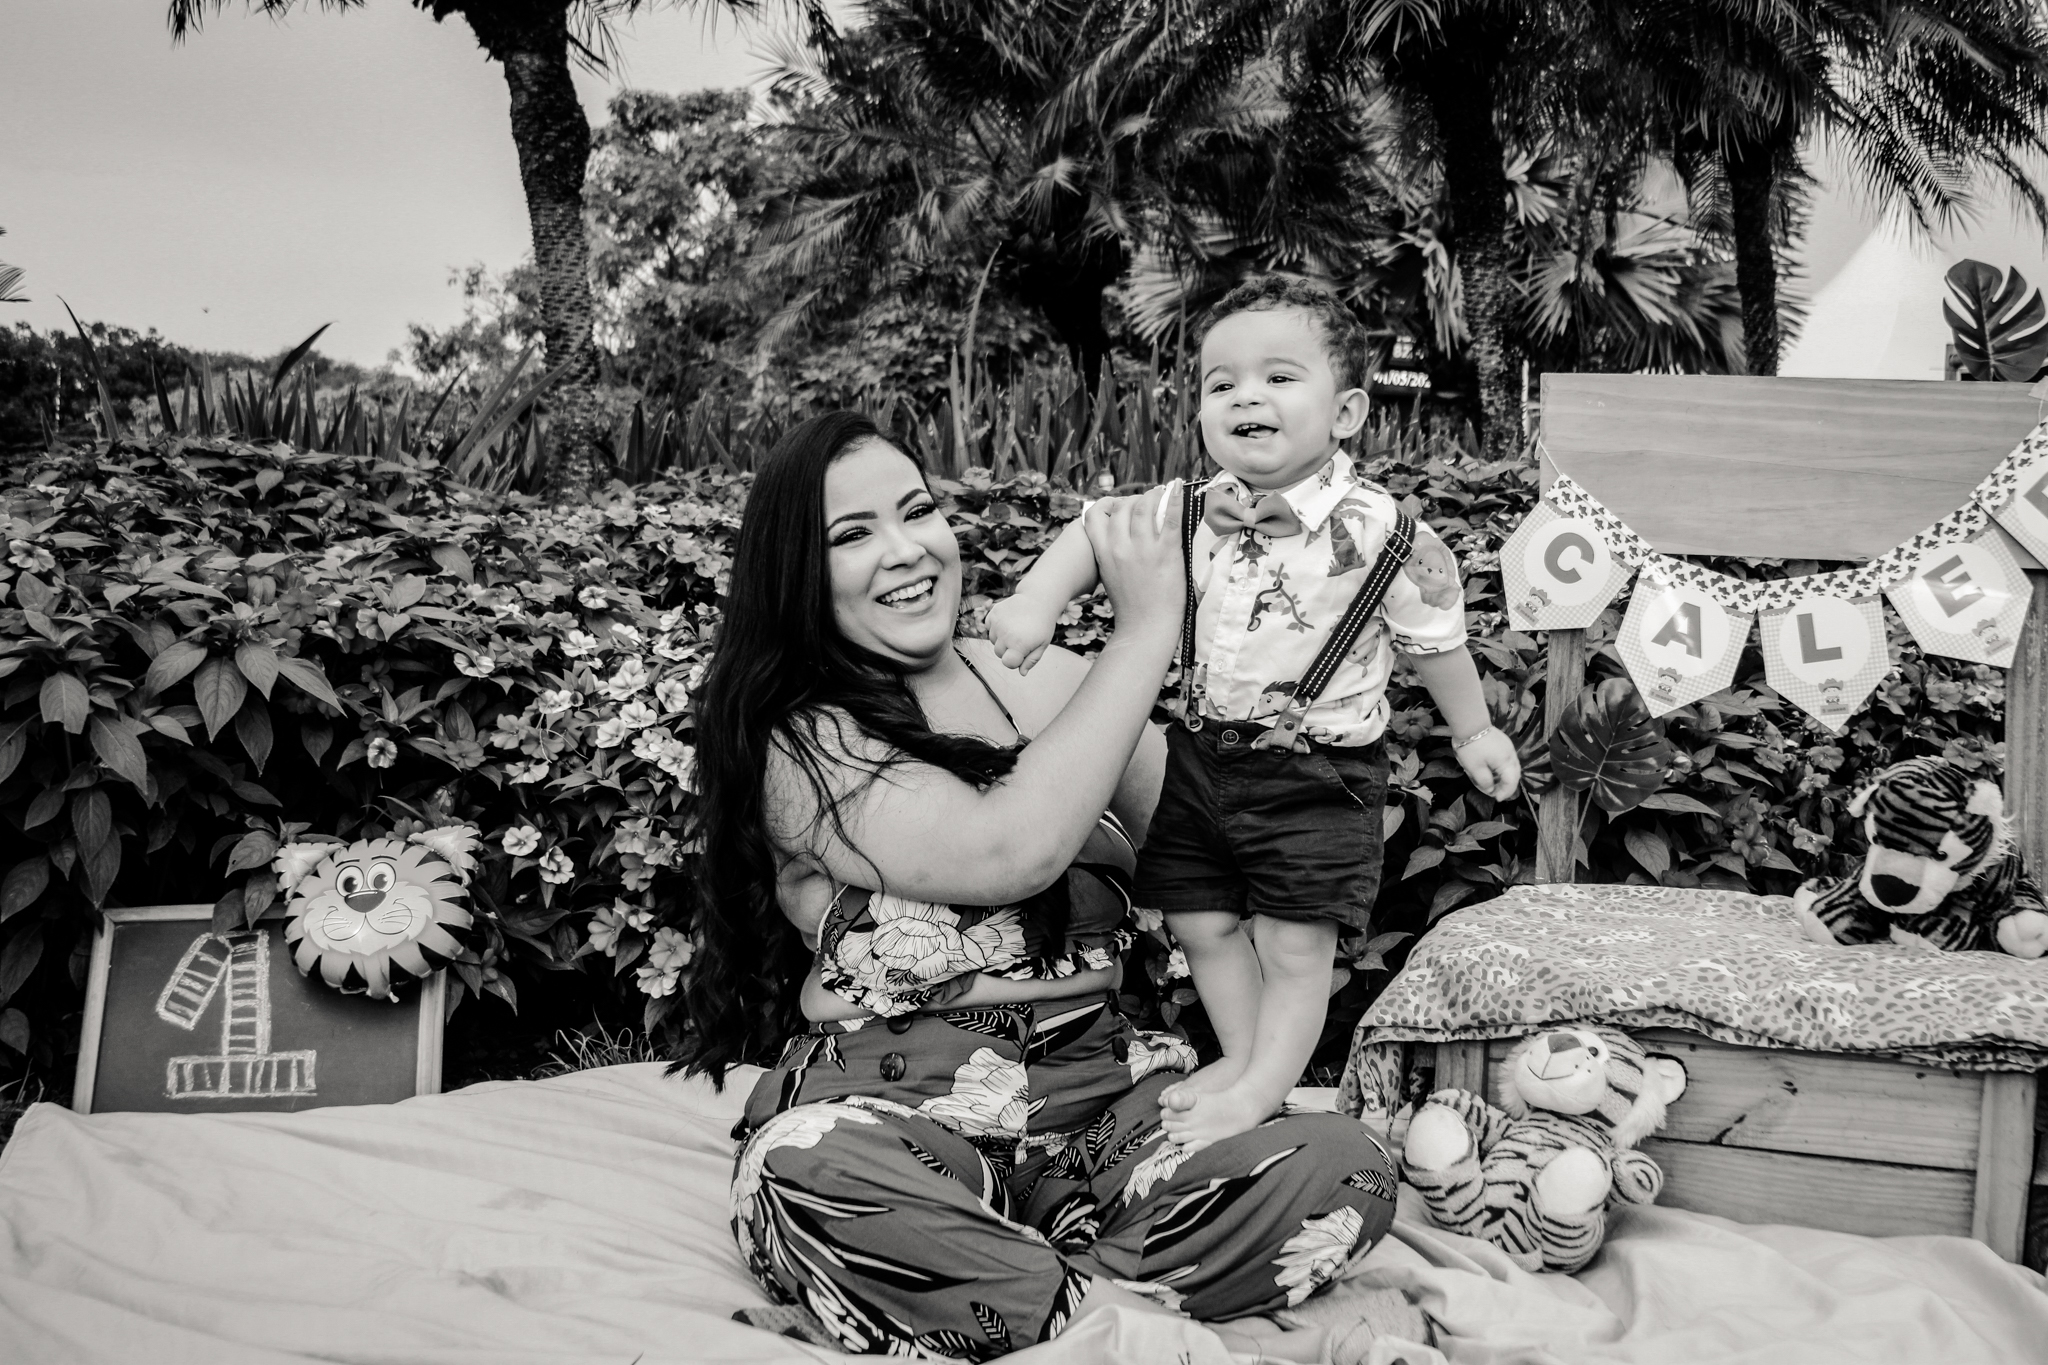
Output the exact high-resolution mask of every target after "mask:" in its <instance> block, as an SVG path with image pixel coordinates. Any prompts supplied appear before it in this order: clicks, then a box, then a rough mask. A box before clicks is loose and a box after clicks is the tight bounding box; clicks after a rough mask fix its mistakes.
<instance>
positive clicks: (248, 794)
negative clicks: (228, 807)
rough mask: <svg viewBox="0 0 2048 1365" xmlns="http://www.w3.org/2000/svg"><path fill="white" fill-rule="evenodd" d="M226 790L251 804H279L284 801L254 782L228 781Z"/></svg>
mask: <svg viewBox="0 0 2048 1365" xmlns="http://www.w3.org/2000/svg"><path fill="white" fill-rule="evenodd" d="M228 790H229V791H231V792H233V793H234V794H235V795H237V796H239V797H241V798H242V799H243V800H244V801H247V802H248V803H249V804H250V805H252V806H281V805H283V804H284V802H282V801H280V800H278V799H277V798H276V797H274V796H272V795H271V794H270V793H269V792H268V791H265V790H264V789H263V788H262V787H259V786H257V785H256V784H255V783H254V782H230V783H228Z"/></svg>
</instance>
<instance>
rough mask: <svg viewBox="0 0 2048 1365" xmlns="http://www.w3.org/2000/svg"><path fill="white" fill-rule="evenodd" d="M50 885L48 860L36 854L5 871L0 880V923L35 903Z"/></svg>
mask: <svg viewBox="0 0 2048 1365" xmlns="http://www.w3.org/2000/svg"><path fill="white" fill-rule="evenodd" d="M49 884H50V860H49V859H48V858H45V857H44V856H43V855H42V854H40V853H38V854H36V855H35V856H34V857H32V858H24V859H22V860H21V861H20V862H18V863H16V864H15V865H14V866H13V867H10V868H8V869H7V875H6V876H5V877H4V878H0V921H4V920H7V919H11V918H12V917H13V916H15V915H16V914H19V913H20V912H21V911H23V910H26V909H28V907H30V906H31V905H34V904H35V903H36V897H37V896H40V895H42V894H43V890H44V888H45V887H47V886H49Z"/></svg>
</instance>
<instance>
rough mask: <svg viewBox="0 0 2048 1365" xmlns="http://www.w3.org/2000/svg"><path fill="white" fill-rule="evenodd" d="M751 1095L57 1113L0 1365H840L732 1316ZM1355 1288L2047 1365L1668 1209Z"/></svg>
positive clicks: (1157, 1324)
mask: <svg viewBox="0 0 2048 1365" xmlns="http://www.w3.org/2000/svg"><path fill="white" fill-rule="evenodd" d="M750 1081H751V1074H749V1075H744V1076H736V1077H735V1078H734V1081H733V1084H732V1085H731V1086H729V1087H728V1089H727V1091H726V1093H725V1094H724V1095H722V1096H719V1095H714V1094H712V1092H711V1090H710V1088H709V1087H708V1086H705V1085H702V1084H700V1083H686V1082H683V1081H680V1080H667V1079H664V1078H663V1077H662V1075H661V1068H660V1067H659V1066H657V1065H641V1066H622V1067H612V1068H608V1069H605V1070H600V1071H586V1072H580V1073H577V1074H575V1075H570V1076H564V1077H561V1078H559V1079H556V1080H551V1081H539V1082H517V1083H494V1084H489V1085H480V1086H472V1087H470V1088H469V1089H466V1090H461V1091H457V1092H455V1093H453V1094H450V1095H439V1096H430V1097H425V1098H421V1099H416V1100H409V1101H407V1102H405V1103H403V1104H397V1105H385V1106H366V1107H362V1108H341V1109H318V1110H311V1111H308V1112H306V1113H301V1114H230V1115H213V1116H201V1115H178V1116H164V1115H152V1114H102V1115H95V1116H93V1117H90V1118H80V1117H78V1116H76V1115H74V1114H72V1113H70V1112H69V1111H67V1110H63V1109H59V1108H57V1107H55V1106H51V1105H42V1106H38V1107H37V1108H35V1109H33V1110H31V1111H30V1113H29V1114H28V1116H27V1117H25V1118H24V1119H23V1121H22V1123H21V1125H20V1127H19V1128H18V1129H17V1131H16V1132H15V1135H14V1139H13V1141H12V1142H11V1143H9V1144H8V1147H7V1150H6V1152H5V1154H4V1155H0V1225H4V1226H5V1228H6V1230H7V1233H8V1235H7V1236H6V1237H5V1238H4V1239H0V1359H4V1360H5V1361H7V1362H8V1363H9V1365H59V1363H60V1362H61V1363H62V1365H70V1363H71V1362H94V1363H98V1362H105V1363H106V1365H130V1362H139V1361H145V1360H146V1361H151V1362H163V1363H164V1365H180V1363H181V1362H187V1361H189V1362H193V1363H194V1365H199V1363H200V1362H204V1365H286V1363H287V1362H304V1361H310V1360H326V1361H346V1362H361V1363H362V1365H398V1363H399V1362H404V1363H405V1365H484V1363H485V1362H490V1363H491V1365H539V1362H542V1361H546V1362H549V1363H550V1365H581V1363H582V1362H590V1363H591V1365H596V1363H597V1362H607V1365H629V1362H632V1361H634V1360H635V1359H636V1358H637V1359H638V1360H639V1361H640V1362H641V1365H667V1363H668V1362H677V1363H678V1365H680V1362H710V1363H715V1362H726V1361H762V1362H813V1361H818V1360H837V1359H841V1357H836V1356H834V1355H833V1354H832V1353H830V1352H825V1351H819V1350H815V1349H814V1348H811V1347H808V1346H803V1345H800V1344H799V1343H797V1342H794V1341H791V1340H788V1339H785V1338H779V1337H774V1336H770V1335H768V1334H766V1333H763V1332H757V1331H754V1330H752V1329H749V1328H746V1327H742V1326H741V1325H739V1324H738V1323H735V1322H733V1321H731V1320H730V1319H731V1314H732V1311H733V1310H734V1309H735V1308H739V1307H743V1306H747V1305H752V1304H759V1303H762V1302H763V1299H762V1298H761V1296H760V1294H759V1292H758V1291H757V1290H756V1289H755V1288H754V1287H753V1285H752V1284H751V1283H750V1282H749V1280H748V1279H747V1277H746V1273H745V1271H744V1270H743V1269H742V1268H741V1266H740V1264H739V1258H738V1256H737V1255H736V1253H735V1252H734V1250H733V1245H732V1240H731V1235H730V1233H729V1231H728V1230H727V1226H726V1200H725V1190H726V1181H727V1178H728V1175H729V1172H730V1167H731V1156H730V1153H731V1143H730V1140H729V1139H728V1136H727V1132H728V1129H729V1128H730V1127H731V1125H732V1122H733V1119H734V1118H735V1117H736V1116H737V1114H738V1111H739V1105H740V1100H741V1098H742V1096H744V1094H745V1092H746V1088H747V1085H748V1084H749V1082H750ZM1360 1273H1361V1274H1364V1275H1367V1276H1371V1277H1375V1278H1377V1279H1379V1280H1381V1281H1383V1282H1386V1283H1391V1284H1395V1285H1398V1286H1400V1287H1402V1288H1404V1289H1406V1290H1407V1291H1408V1292H1410V1293H1411V1294H1412V1295H1414V1296H1415V1297H1417V1298H1418V1299H1419V1300H1420V1301H1421V1302H1422V1303H1423V1306H1424V1307H1425V1308H1427V1309H1428V1310H1429V1311H1430V1313H1431V1314H1432V1315H1433V1316H1435V1317H1436V1318H1437V1319H1438V1320H1439V1321H1441V1322H1442V1323H1444V1324H1445V1326H1446V1327H1447V1328H1448V1329H1449V1331H1450V1336H1449V1337H1448V1339H1447V1340H1446V1342H1445V1344H1444V1354H1445V1357H1447V1358H1448V1359H1449V1360H1451V1361H1453V1362H1457V1363H1458V1365H1551V1362H1566V1363H1568V1365H1577V1363H1578V1362H1586V1363H1588V1365H1591V1363H1593V1362H1599V1363H1600V1365H1606V1363H1607V1362H1632V1363H1633V1362H1645V1363H1662V1362H1672V1365H1678V1363H1679V1362H1683V1363H1684V1365H1748V1363H1749V1362H1764V1361H1771V1362H1784V1363H1785V1365H1814V1363H1816V1362H1819V1363H1822V1365H1825V1363H1826V1362H1833V1361H1841V1362H1844V1363H1845V1365H1846V1363H1847V1362H1852V1361H1853V1362H1856V1365H1881V1363H1882V1362H1898V1365H1925V1363H1926V1362H1935V1361H1939V1362H1942V1365H1962V1363H1963V1362H1974V1361H1983V1362H1987V1365H1988V1363H1989V1362H1999V1365H2006V1363H2007V1362H2017V1361H2028V1360H2035V1361H2048V1292H2044V1288H2043V1284H2042V1281H2041V1279H2040V1277H2039V1276H2035V1275H2032V1274H2031V1273H2029V1272H2026V1271H2022V1270H2015V1269H2013V1268H2011V1267H2008V1266H2005V1265H2003V1264H2002V1263H2000V1262H1999V1261H1998V1260H1997V1259H1996V1258H1994V1257H1993V1256H1991V1254H1990V1253H1989V1252H1988V1251H1986V1250H1985V1249H1984V1248H1983V1247H1981V1246H1979V1245H1977V1244H1975V1243H1971V1242H1965V1241H1960V1240H1957V1239H1953V1238H1899V1239H1893V1240H1890V1241H1873V1240H1870V1239H1866V1238H1859V1237H1850V1236H1846V1235H1843V1234H1837V1233H1823V1232H1812V1231H1806V1230H1803V1229H1792V1228H1743V1227H1737V1226H1735V1225H1733V1224H1729V1223H1726V1222H1723V1221H1721V1220H1718V1219H1712V1218H1702V1217H1698V1216H1696V1215H1692V1214H1686V1213H1680V1212H1676V1211H1672V1210H1663V1209H1653V1210H1647V1211H1642V1212H1630V1213H1626V1214H1623V1215H1622V1216H1621V1217H1620V1218H1619V1219H1618V1220H1617V1223H1616V1226H1615V1228H1614V1230H1613V1231H1612V1232H1611V1233H1610V1235H1609V1238H1608V1245H1607V1248H1606V1250H1605V1252H1604V1253H1603V1254H1602V1256H1601V1258H1600V1259H1599V1260H1598V1261H1597V1262H1595V1264H1594V1266H1593V1267H1592V1268H1591V1269H1589V1270H1587V1271H1586V1272H1584V1273H1583V1274H1581V1275H1580V1276H1579V1277H1577V1279H1576V1280H1574V1279H1567V1278H1565V1277H1562V1276H1554V1275H1544V1276H1535V1275H1527V1274H1524V1273H1522V1272H1520V1271H1517V1270H1515V1269H1514V1268H1513V1267H1511V1266H1509V1265H1507V1264H1506V1262H1505V1261H1504V1260H1503V1259H1502V1258H1500V1257H1499V1256H1497V1255H1495V1254H1494V1253H1492V1252H1491V1251H1490V1250H1489V1249H1487V1248H1485V1247H1484V1246H1482V1245H1480V1244H1478V1243H1475V1242H1472V1241H1469V1240H1467V1239H1465V1238H1461V1237H1455V1236H1451V1235H1449V1234H1446V1233H1442V1232H1439V1231H1437V1230H1435V1229H1433V1228H1430V1227H1428V1226H1427V1225H1426V1224H1425V1223H1423V1222H1420V1221H1416V1220H1414V1219H1411V1218H1408V1217H1404V1218H1403V1219H1402V1221H1401V1222H1400V1223H1399V1224H1397V1227H1396V1235H1395V1236H1394V1237H1391V1238H1389V1239H1387V1240H1386V1241H1385V1242H1384V1243H1382V1244H1381V1246H1380V1248H1379V1249H1377V1250H1376V1251H1375V1252H1373V1253H1372V1255H1371V1256H1369V1257H1367V1258H1366V1260H1365V1263H1364V1266H1363V1267H1362V1269H1361V1271H1360ZM1407 1356H1408V1359H1409V1360H1410V1361H1411V1365H1424V1362H1425V1361H1427V1360H1428V1359H1429V1356H1428V1355H1427V1354H1425V1353H1420V1352H1415V1351H1409V1352H1407ZM1012 1358H1013V1359H1015V1360H1017V1361H1018V1362H1019V1365H1110V1362H1126V1361H1127V1362H1133V1365H1150V1362H1154V1361H1171V1360H1176V1359H1184V1360H1186V1361H1187V1362H1189V1365H1225V1362H1227V1361H1228V1359H1229V1357H1228V1355H1227V1353H1226V1352H1225V1351H1224V1350H1223V1348H1222V1346H1221V1343H1220V1342H1219V1340H1218V1339H1217V1338H1216V1337H1215V1336H1214V1335H1213V1334H1211V1333H1210V1332H1208V1331H1206V1330H1205V1329H1203V1328H1201V1327H1200V1326H1198V1325H1196V1324H1194V1323H1190V1322H1186V1321H1184V1320H1180V1319H1175V1318H1167V1317H1159V1316H1151V1315H1124V1314H1120V1313H1109V1314H1103V1315H1100V1316H1099V1317H1094V1318H1090V1319H1088V1320H1086V1321H1084V1322H1083V1323H1081V1324H1079V1325H1078V1326H1077V1327H1076V1328H1075V1329H1074V1330H1072V1331H1070V1332H1068V1333H1067V1334H1066V1335H1064V1336H1063V1337H1061V1338H1060V1339H1059V1340H1058V1341H1055V1342H1052V1343H1049V1344H1047V1345H1045V1346H1039V1347H1034V1348H1032V1349H1031V1350H1029V1351H1025V1352H1021V1353H1019V1354H1018V1355H1017V1356H1015V1357H1012Z"/></svg>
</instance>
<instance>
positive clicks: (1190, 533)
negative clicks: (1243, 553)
mask: <svg viewBox="0 0 2048 1365" xmlns="http://www.w3.org/2000/svg"><path fill="white" fill-rule="evenodd" d="M1208 500H1209V491H1208V488H1207V486H1206V485H1205V486H1203V487H1200V488H1197V487H1195V486H1193V485H1188V486H1187V487H1185V488H1184V489H1183V490H1182V493H1181V510H1180V558H1181V563H1182V564H1183V565H1185V566H1186V567H1187V580H1188V603H1187V609H1186V610H1185V611H1184V612H1182V613H1181V618H1180V721H1181V724H1183V725H1185V726H1187V727H1188V729H1190V730H1199V729H1201V728H1202V717H1201V715H1200V713H1199V712H1197V711H1196V710H1195V608H1196V606H1197V605H1199V604H1198V603H1197V602H1196V600H1195V532H1196V531H1197V530H1199V529H1200V528H1201V525H1202V507H1203V504H1204V503H1206V502H1207V501H1208Z"/></svg>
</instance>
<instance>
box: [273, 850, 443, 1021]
mask: <svg viewBox="0 0 2048 1365" xmlns="http://www.w3.org/2000/svg"><path fill="white" fill-rule="evenodd" d="M333 847H334V852H333V853H331V854H329V855H328V856H327V857H326V858H325V859H324V860H323V861H322V862H321V863H320V864H319V865H318V866H317V867H315V868H314V869H313V870H312V871H311V872H310V873H308V874H307V875H306V877H305V879H304V880H303V881H301V882H299V883H298V885H297V886H296V887H295V888H294V890H293V894H292V899H291V904H290V909H291V912H292V918H291V920H290V921H289V922H288V923H287V924H286V925H285V930H284V937H285V942H286V943H288V944H292V945H294V951H293V960H294V961H295V962H296V963H297V964H298V968H299V971H300V972H301V973H305V974H310V973H311V972H312V971H313V969H314V968H315V967H318V968H319V969H320V976H321V979H322V980H324V981H325V982H326V983H327V984H328V985H330V986H333V987H335V988H336V989H338V990H340V991H342V992H344V993H347V994H369V995H372V996H378V997H381V998H384V999H393V998H396V993H395V991H394V990H393V977H392V968H393V967H394V966H395V967H398V968H400V969H402V970H404V971H406V972H408V973H410V974H411V975H413V976H420V977H423V976H427V975H430V974H431V973H432V972H433V971H434V969H435V968H437V967H440V966H442V965H443V964H445V963H447V962H449V961H451V960H453V959H454V958H456V957H457V956H459V955H460V954H461V952H462V948H463V944H462V940H461V938H459V937H458V935H460V934H463V933H464V932H465V931H466V930H468V928H469V926H470V923H471V919H470V913H469V911H468V910H467V909H465V908H464V907H463V906H462V904H461V901H462V900H463V899H464V898H465V897H466V896H467V895H468V893H467V892H466V891H465V890H464V889H463V886H462V883H461V881H460V880H458V878H459V876H460V874H459V873H458V872H457V871H456V869H455V868H454V866H452V865H451V864H450V863H449V862H448V860H447V859H446V858H444V857H443V856H442V855H441V854H440V853H439V852H437V851H436V850H434V849H433V848H430V847H428V846H426V845H424V844H422V843H415V842H407V841H405V840H400V839H366V840H363V841H361V842H358V843H353V844H345V845H344V844H336V845H334V846H333Z"/></svg>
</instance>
